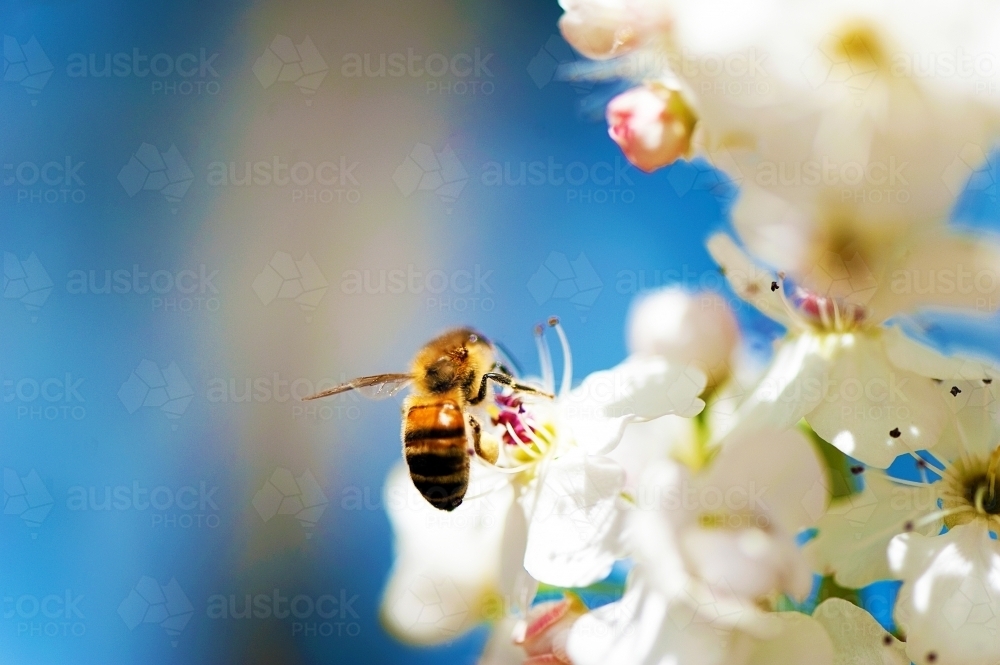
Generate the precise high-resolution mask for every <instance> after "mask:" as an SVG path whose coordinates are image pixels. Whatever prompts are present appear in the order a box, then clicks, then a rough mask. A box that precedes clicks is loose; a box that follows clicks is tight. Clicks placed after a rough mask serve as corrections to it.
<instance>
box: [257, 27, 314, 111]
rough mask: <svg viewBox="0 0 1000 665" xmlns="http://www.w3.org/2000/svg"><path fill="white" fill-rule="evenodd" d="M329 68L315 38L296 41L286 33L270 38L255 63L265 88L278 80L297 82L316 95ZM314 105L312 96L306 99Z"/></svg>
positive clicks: (307, 103)
mask: <svg viewBox="0 0 1000 665" xmlns="http://www.w3.org/2000/svg"><path fill="white" fill-rule="evenodd" d="M329 69H330V68H329V67H328V66H327V64H326V60H324V59H323V56H322V55H320V53H319V50H318V49H317V48H316V45H315V44H313V41H312V39H310V38H309V37H306V38H305V39H303V40H302V42H301V43H299V44H296V43H295V42H293V41H292V39H291V38H290V37H287V36H285V35H278V36H276V37H275V38H274V39H273V40H271V43H270V44H269V45H268V46H267V48H265V49H264V53H262V54H261V56H260V57H259V58H257V60H256V61H255V62H254V64H253V73H254V76H256V77H257V80H258V81H260V84H261V85H262V86H263V87H264V88H265V89H267V88H270V87H271V86H272V85H274V84H275V83H278V82H283V83H294V84H295V86H296V87H297V88H298V89H299V91H300V92H302V94H304V95H307V96H311V95H314V94H316V91H317V90H319V86H320V84H321V83H322V82H323V79H324V78H326V74H327V72H328V71H329ZM311 104H312V99H306V105H307V106H308V105H311Z"/></svg>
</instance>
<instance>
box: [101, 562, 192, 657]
mask: <svg viewBox="0 0 1000 665" xmlns="http://www.w3.org/2000/svg"><path fill="white" fill-rule="evenodd" d="M118 616H120V617H121V619H122V621H124V622H125V626H126V627H127V628H128V629H129V631H130V632H131V631H134V630H135V629H136V628H138V627H139V626H140V625H142V624H146V623H152V624H157V625H159V626H160V627H161V628H162V629H163V630H164V631H165V632H166V633H167V635H169V636H170V637H171V638H174V637H177V636H178V635H180V634H181V632H182V631H183V630H184V628H185V627H186V626H187V624H188V621H190V620H191V617H192V616H194V606H193V605H192V604H191V601H189V600H188V597H187V595H185V593H184V590H183V589H181V586H180V584H178V583H177V580H176V579H175V578H173V577H171V578H170V581H169V582H167V583H166V584H164V585H161V584H160V583H159V582H157V581H156V580H155V579H154V578H152V577H149V576H143V577H141V578H139V581H138V582H137V583H136V585H135V587H134V588H133V589H132V590H131V591H129V593H128V595H127V596H125V599H124V600H122V602H121V604H120V605H119V606H118ZM171 644H172V645H173V646H177V640H175V639H172V640H171Z"/></svg>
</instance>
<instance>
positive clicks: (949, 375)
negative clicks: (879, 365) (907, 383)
mask: <svg viewBox="0 0 1000 665" xmlns="http://www.w3.org/2000/svg"><path fill="white" fill-rule="evenodd" d="M882 339H883V341H884V344H885V351H886V354H887V355H888V356H889V360H890V361H891V362H892V364H893V365H895V366H896V367H899V368H900V369H905V370H909V371H910V372H913V373H914V374H919V375H920V376H925V377H927V378H930V379H943V380H951V379H957V380H962V381H977V380H981V379H991V380H992V379H1000V369H998V368H996V367H994V366H992V365H991V364H989V363H986V362H982V361H979V360H974V359H972V358H963V357H961V356H946V355H944V354H943V353H940V352H939V351H937V350H935V349H932V348H930V347H929V346H924V345H923V344H921V343H920V342H918V341H917V340H915V339H912V338H910V337H907V336H906V333H904V332H903V331H902V330H901V329H900V328H899V326H887V327H885V328H883V329H882Z"/></svg>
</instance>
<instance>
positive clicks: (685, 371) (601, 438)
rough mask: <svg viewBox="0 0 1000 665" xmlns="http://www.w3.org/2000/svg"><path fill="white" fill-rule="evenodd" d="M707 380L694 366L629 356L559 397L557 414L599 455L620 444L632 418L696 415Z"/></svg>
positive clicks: (583, 445)
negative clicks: (699, 396)
mask: <svg viewBox="0 0 1000 665" xmlns="http://www.w3.org/2000/svg"><path fill="white" fill-rule="evenodd" d="M706 381H707V378H706V376H705V373H704V372H702V371H701V370H700V369H698V367H697V366H695V365H693V364H687V365H682V364H672V363H669V362H668V361H667V360H666V359H664V358H660V357H639V356H632V357H629V358H627V359H626V360H625V361H624V362H622V363H621V364H619V365H618V366H616V367H613V368H612V369H609V370H604V371H600V372H594V373H593V374H591V375H590V376H588V377H587V378H586V379H584V380H583V383H581V384H580V385H579V386H578V387H577V388H575V389H574V390H572V391H571V392H570V393H569V395H567V396H565V397H564V398H561V399H560V400H559V413H560V418H561V420H562V421H563V424H564V426H568V427H569V428H570V429H571V430H572V433H573V438H574V439H575V440H576V442H577V444H578V445H579V446H580V447H581V448H583V449H584V450H586V451H588V452H590V453H593V454H601V453H604V452H607V451H609V450H611V449H613V448H614V447H615V446H617V445H618V443H619V442H620V441H621V437H622V434H623V432H624V429H625V426H626V425H628V424H629V423H630V422H635V421H640V420H651V419H653V418H659V417H661V416H665V415H669V414H676V415H680V416H685V417H692V416H695V415H697V414H698V413H700V412H701V410H702V409H703V408H704V407H705V403H704V402H703V401H702V400H701V399H699V398H698V395H700V394H701V392H702V391H703V390H704V389H705V383H706Z"/></svg>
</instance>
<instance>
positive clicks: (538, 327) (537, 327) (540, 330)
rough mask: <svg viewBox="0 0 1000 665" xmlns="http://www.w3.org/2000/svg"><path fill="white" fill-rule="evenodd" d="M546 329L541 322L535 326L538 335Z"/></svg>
mask: <svg viewBox="0 0 1000 665" xmlns="http://www.w3.org/2000/svg"><path fill="white" fill-rule="evenodd" d="M544 330H545V328H543V327H542V324H541V323H539V324H538V325H536V326H535V334H536V335H541V334H542V332H543V331H544Z"/></svg>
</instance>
